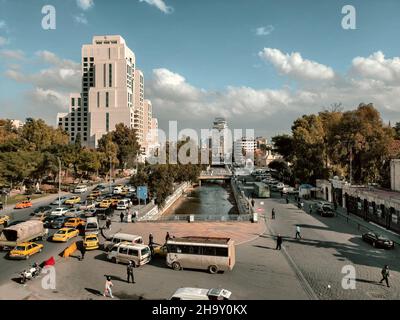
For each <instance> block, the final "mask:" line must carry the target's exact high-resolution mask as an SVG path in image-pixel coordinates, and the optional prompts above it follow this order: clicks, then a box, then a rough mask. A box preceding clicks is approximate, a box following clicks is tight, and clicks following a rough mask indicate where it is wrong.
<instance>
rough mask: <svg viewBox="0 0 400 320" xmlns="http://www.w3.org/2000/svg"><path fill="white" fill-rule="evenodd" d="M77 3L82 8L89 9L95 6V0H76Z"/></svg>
mask: <svg viewBox="0 0 400 320" xmlns="http://www.w3.org/2000/svg"><path fill="white" fill-rule="evenodd" d="M76 4H77V5H78V7H79V8H81V9H82V10H89V9H90V8H92V7H93V6H94V0H76Z"/></svg>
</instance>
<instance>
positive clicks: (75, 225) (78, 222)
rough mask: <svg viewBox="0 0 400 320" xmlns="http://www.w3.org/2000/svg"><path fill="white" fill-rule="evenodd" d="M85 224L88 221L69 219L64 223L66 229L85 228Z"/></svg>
mask: <svg viewBox="0 0 400 320" xmlns="http://www.w3.org/2000/svg"><path fill="white" fill-rule="evenodd" d="M85 223H86V221H85V220H83V219H81V218H69V219H68V220H67V221H66V222H65V223H64V228H78V227H79V226H84V225H85Z"/></svg>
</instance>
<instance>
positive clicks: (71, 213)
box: [65, 208, 83, 218]
mask: <svg viewBox="0 0 400 320" xmlns="http://www.w3.org/2000/svg"><path fill="white" fill-rule="evenodd" d="M82 213H83V210H81V208H71V209H69V210H68V212H67V213H65V216H66V217H70V218H76V217H79V216H80V215H81V214H82Z"/></svg>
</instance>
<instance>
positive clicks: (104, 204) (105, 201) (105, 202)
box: [99, 199, 112, 208]
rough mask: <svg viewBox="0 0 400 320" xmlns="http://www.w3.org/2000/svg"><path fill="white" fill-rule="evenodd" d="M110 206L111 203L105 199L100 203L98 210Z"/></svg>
mask: <svg viewBox="0 0 400 320" xmlns="http://www.w3.org/2000/svg"><path fill="white" fill-rule="evenodd" d="M111 204H112V201H111V200H110V199H105V200H102V201H101V202H100V204H99V207H100V208H109V207H110V206H111Z"/></svg>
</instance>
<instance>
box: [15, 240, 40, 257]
mask: <svg viewBox="0 0 400 320" xmlns="http://www.w3.org/2000/svg"><path fill="white" fill-rule="evenodd" d="M42 249H43V245H42V244H39V243H36V242H24V243H21V244H19V245H17V246H16V247H14V249H12V250H11V251H10V252H9V254H8V257H9V258H10V259H26V260H27V259H29V258H30V257H31V256H33V255H34V254H35V253H38V252H41V251H42Z"/></svg>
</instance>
